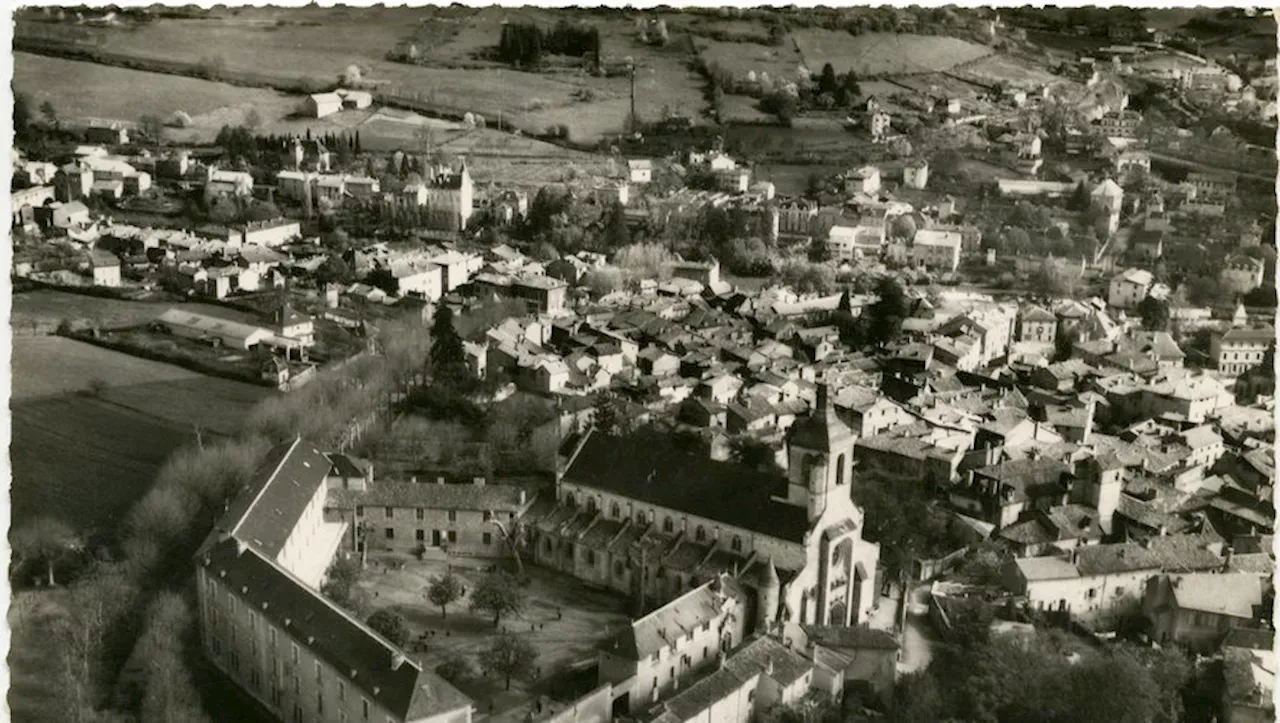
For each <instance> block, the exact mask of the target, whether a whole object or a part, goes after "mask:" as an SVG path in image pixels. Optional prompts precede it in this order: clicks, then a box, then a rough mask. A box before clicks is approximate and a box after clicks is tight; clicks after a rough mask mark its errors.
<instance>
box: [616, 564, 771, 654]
mask: <svg viewBox="0 0 1280 723" xmlns="http://www.w3.org/2000/svg"><path fill="white" fill-rule="evenodd" d="M733 601H737V605H738V606H739V610H742V609H744V607H745V605H746V603H747V593H746V591H745V590H744V589H743V588H742V586H741V585H739V584H738V582H737V581H736V580H734V579H733V578H732V577H730V576H728V575H721V576H718V577H717V578H716V579H715V580H712V581H710V582H707V583H704V584H703V585H700V586H698V587H696V588H694V589H693V590H690V591H689V592H687V593H685V594H684V595H681V596H680V597H678V598H676V599H675V600H672V601H671V602H669V603H667V604H666V605H663V606H662V607H660V608H658V609H657V610H654V611H653V612H651V613H649V614H648V615H645V616H644V617H642V618H640V619H638V620H634V621H632V623H631V625H630V626H628V627H627V628H626V629H625V630H623V631H622V632H621V633H619V634H618V635H615V636H614V637H613V638H612V639H610V640H607V641H605V642H604V643H602V644H601V649H602V650H604V651H606V652H608V653H610V654H611V655H614V656H617V657H620V658H624V659H627V660H644V659H645V658H647V657H649V656H651V655H653V654H655V653H657V652H658V651H659V650H663V649H665V648H670V647H672V646H674V645H675V643H676V642H677V641H678V640H680V639H681V638H684V637H685V636H687V635H688V634H689V633H691V632H693V631H694V630H695V629H697V628H700V627H702V626H703V625H704V624H706V623H710V622H712V621H714V620H715V619H716V618H717V617H719V616H720V615H721V613H722V610H723V608H722V606H723V605H725V604H733ZM740 614H741V613H740Z"/></svg>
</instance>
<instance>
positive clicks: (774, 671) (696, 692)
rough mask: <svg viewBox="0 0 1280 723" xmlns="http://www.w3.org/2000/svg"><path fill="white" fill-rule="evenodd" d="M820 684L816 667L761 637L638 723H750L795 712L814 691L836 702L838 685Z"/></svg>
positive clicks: (639, 717)
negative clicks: (779, 709)
mask: <svg viewBox="0 0 1280 723" xmlns="http://www.w3.org/2000/svg"><path fill="white" fill-rule="evenodd" d="M827 682H828V684H829V685H831V686H832V687H828V688H824V687H822V686H821V684H820V683H819V682H818V677H817V674H816V672H815V670H814V665H813V663H812V662H810V661H809V660H808V659H806V658H805V657H804V656H802V655H800V654H799V653H797V652H795V651H794V650H791V649H790V648H788V647H787V646H785V645H783V644H782V643H780V642H778V641H777V640H775V639H774V638H772V637H769V636H763V637H758V638H756V639H755V640H752V641H751V642H749V643H747V644H746V645H743V646H742V647H741V648H740V649H739V650H736V651H734V652H732V653H731V654H727V655H725V656H723V659H722V664H721V665H718V666H717V667H716V669H715V670H712V671H711V672H710V673H708V674H707V675H705V676H704V677H701V678H699V679H697V680H696V681H695V682H693V683H691V684H689V685H688V687H687V688H684V689H682V690H680V691H677V692H675V694H674V695H672V696H671V697H670V698H667V699H665V700H662V701H661V702H655V704H654V705H653V706H652V707H650V708H649V710H646V711H644V712H642V713H640V714H639V715H637V716H636V720H637V721H638V722H639V723H750V722H751V721H756V720H760V718H761V716H762V715H763V714H764V712H765V711H767V710H769V709H771V708H773V707H774V706H793V705H796V704H799V703H800V702H802V701H803V700H804V698H805V696H806V695H808V694H810V692H811V691H813V693H814V694H816V695H820V696H822V697H824V698H826V699H827V700H831V701H835V700H839V699H840V696H841V694H842V692H843V689H842V687H840V681H839V680H828V681H827Z"/></svg>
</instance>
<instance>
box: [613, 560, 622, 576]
mask: <svg viewBox="0 0 1280 723" xmlns="http://www.w3.org/2000/svg"><path fill="white" fill-rule="evenodd" d="M622 570H623V568H622V563H621V562H615V563H613V574H614V575H617V576H618V577H622Z"/></svg>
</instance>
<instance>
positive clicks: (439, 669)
mask: <svg viewBox="0 0 1280 723" xmlns="http://www.w3.org/2000/svg"><path fill="white" fill-rule="evenodd" d="M436 675H439V676H440V677H441V678H444V679H445V680H447V681H449V682H450V683H453V684H454V685H458V684H459V683H465V682H467V681H468V680H470V679H472V678H474V677H475V675H476V669H475V666H474V665H472V664H471V661H470V660H469V659H467V658H464V657H462V656H461V655H459V654H457V653H451V654H450V655H449V657H447V658H445V659H444V662H443V663H441V664H439V665H437V666H436Z"/></svg>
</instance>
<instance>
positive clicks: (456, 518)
mask: <svg viewBox="0 0 1280 723" xmlns="http://www.w3.org/2000/svg"><path fill="white" fill-rule="evenodd" d="M488 514H489V512H488V511H487V510H444V509H429V508H414V507H392V508H391V517H390V518H389V519H388V518H387V516H386V507H384V506H373V505H370V506H361V507H357V508H356V515H355V519H356V525H353V530H354V529H356V528H358V526H359V523H360V522H361V521H362V520H367V521H368V522H369V523H370V524H371V525H373V535H372V542H373V546H372V549H374V550H396V551H401V552H413V551H414V550H417V549H418V547H419V546H422V547H426V548H431V547H441V548H445V549H447V550H448V551H449V553H450V554H454V555H466V556H474V557H507V556H509V555H510V554H511V551H510V548H509V547H508V546H507V544H506V542H505V541H504V540H503V537H502V533H501V532H500V531H499V530H498V526H497V525H495V524H493V522H492V521H490V520H487V519H486V516H487V515H488ZM497 515H498V519H499V520H500V521H501V522H503V523H507V522H510V520H511V519H512V513H511V512H498V513H497ZM388 529H390V530H392V537H387V530H388ZM437 532H438V533H439V536H440V539H439V544H438V545H437V544H436V540H435V533H437ZM450 534H452V535H453V537H452V538H451V537H450ZM420 538H421V539H420Z"/></svg>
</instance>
